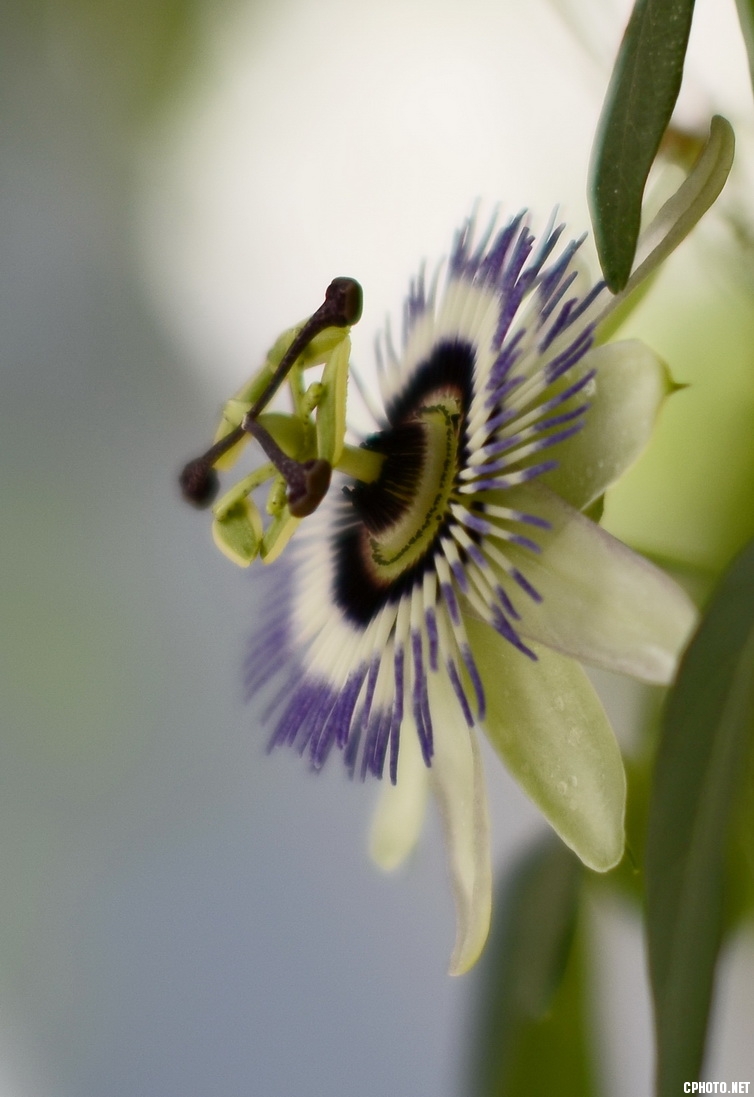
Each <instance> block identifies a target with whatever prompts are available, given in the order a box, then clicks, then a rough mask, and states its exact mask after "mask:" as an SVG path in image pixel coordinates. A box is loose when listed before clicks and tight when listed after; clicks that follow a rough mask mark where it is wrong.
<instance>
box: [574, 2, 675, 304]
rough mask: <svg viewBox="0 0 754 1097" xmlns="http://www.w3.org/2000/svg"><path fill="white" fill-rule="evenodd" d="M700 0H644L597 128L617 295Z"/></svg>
mask: <svg viewBox="0 0 754 1097" xmlns="http://www.w3.org/2000/svg"><path fill="white" fill-rule="evenodd" d="M693 11H694V0H636V3H635V4H634V9H633V12H632V13H631V18H630V20H629V23H628V27H627V28H626V33H625V34H624V36H623V41H622V43H621V47H620V50H619V51H618V58H617V60H616V62H615V67H614V69H613V74H612V77H611V79H610V84H609V87H608V90H607V95H606V97H605V104H604V106H603V108H602V115H601V116H600V121H599V124H598V127H597V136H596V139H595V146H594V153H593V167H592V179H591V186H590V205H591V212H592V222H593V225H594V237H595V243H596V245H597V253H598V255H599V259H600V264H601V265H602V270H603V273H604V275H605V281H606V282H607V284H608V286H609V287H610V289H611V290H612V291H613V293H617V292H618V290H621V289H623V287H624V286H625V284H626V282H627V281H628V278H629V275H630V273H631V264H632V263H633V258H634V253H635V251H636V241H637V240H638V238H639V227H640V223H641V201H642V195H643V194H644V185H645V183H646V181H647V176H648V174H649V169H650V168H651V166H652V162H653V161H654V158H655V156H656V155H657V150H658V149H659V147H660V141H661V140H662V136H663V134H664V132H665V130H666V129H667V126H668V123H669V122H670V117H671V115H672V113H673V107H674V106H675V101H676V99H677V97H678V92H679V90H680V87H681V77H682V75H683V62H684V58H685V55H686V45H687V43H688V37H689V31H690V29H691V16H692V14H693Z"/></svg>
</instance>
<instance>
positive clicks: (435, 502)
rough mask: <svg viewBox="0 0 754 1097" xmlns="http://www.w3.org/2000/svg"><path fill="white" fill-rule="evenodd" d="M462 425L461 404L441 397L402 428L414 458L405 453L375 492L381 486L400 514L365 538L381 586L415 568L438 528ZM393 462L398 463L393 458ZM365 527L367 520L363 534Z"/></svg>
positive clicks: (452, 476)
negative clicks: (412, 437) (407, 432)
mask: <svg viewBox="0 0 754 1097" xmlns="http://www.w3.org/2000/svg"><path fill="white" fill-rule="evenodd" d="M460 421H461V407H460V403H459V401H458V400H457V399H456V398H454V397H452V396H445V397H444V398H443V399H441V400H439V401H438V402H437V403H435V404H432V405H431V406H428V407H421V408H419V409H418V410H417V412H416V417H415V419H414V420H413V422H411V423H408V424H405V426H407V427H409V428H412V433H414V434H415V436H416V437H415V441H416V443H418V444H417V454H416V459H415V461H414V462H411V461H410V460H409V461H406V460H405V457H406V454H405V453H404V454H403V455H402V456H403V458H404V460H403V461H402V462H401V466H402V467H400V468H391V469H389V470H388V475H389V477H390V480H387V482H385V483H384V484H380V481H378V484H377V487H378V490H379V488H380V486H381V487H382V488H383V490H384V491H387V492H389V493H390V494H391V495H392V496H393V499H394V501H395V504H396V510H400V511H402V513H399V516H398V518H397V521H394V522H392V523H391V524H390V525H387V526H385V527H384V528H383V529H377V530H373V531H370V532H367V533H366V534H365V540H366V544H365V546H364V548H365V549H366V553H365V555H366V554H368V559H369V564H370V567H369V570H370V571H371V572H372V575H373V578H374V579H375V580H376V581H377V582H378V583H380V584H390V583H393V582H394V581H395V580H396V579H397V578H398V576H399V575H401V574H402V573H403V572H404V571H406V570H407V569H409V568H411V567H413V566H414V565H415V564H417V563H418V562H419V561H420V560H421V558H422V557H423V556H424V555H425V553H426V552H427V551H428V549H429V548H430V547H431V545H432V543H433V541H434V540H435V537H436V536H437V533H438V532H439V530H440V527H441V526H442V523H443V520H444V518H445V515H446V514H447V510H448V500H449V498H450V493H451V491H452V490H453V484H454V482H455V477H456V472H457V468H458V430H459V424H460ZM387 433H388V434H393V433H394V432H392V431H390V432H387ZM400 449H401V447H399V450H400ZM392 463H393V465H396V464H398V462H396V461H395V460H394V461H393V462H392ZM401 502H403V503H404V506H403V507H402V508H400V507H399V504H400V503H401ZM369 525H370V523H369V521H368V519H367V520H366V521H365V526H366V527H367V530H368V528H369Z"/></svg>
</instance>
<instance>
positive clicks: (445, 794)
mask: <svg viewBox="0 0 754 1097" xmlns="http://www.w3.org/2000/svg"><path fill="white" fill-rule="evenodd" d="M429 689H430V703H431V704H432V707H433V710H434V711H435V712H438V713H442V716H441V717H438V718H437V719H435V720H434V736H435V755H434V757H433V759H432V766H431V768H430V770H429V777H430V787H431V788H432V791H433V793H434V795H435V799H436V801H437V805H438V808H439V812H440V818H441V820H442V825H443V830H444V832H445V845H446V848H447V850H448V863H449V868H450V879H451V885H452V888H453V897H454V900H455V905H456V941H455V946H454V948H453V955H452V956H451V959H450V968H449V972H450V974H451V975H462V974H463V973H464V972H465V971H468V970H469V968H470V967H471V966H472V965H473V964H474V963H476V961H477V959H478V958H479V954H480V952H481V951H482V948H483V947H484V943H485V941H486V940H487V934H488V933H489V927H490V913H491V909H492V869H491V864H490V831H489V817H488V813H487V791H486V787H485V782H484V770H483V768H482V759H481V752H480V750H479V743H478V741H477V737H476V732H475V731H474V729H473V728H469V727H468V726H467V725H466V722H465V721H464V719H463V716H462V715H461V712H460V710H459V708H458V704H457V703H456V701H455V697H454V695H453V693H452V690H451V689H450V686H449V684H448V682H447V679H446V677H445V675H443V674H436V675H433V676H432V678H431V679H430V682H429ZM401 749H402V748H401Z"/></svg>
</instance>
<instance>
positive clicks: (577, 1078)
mask: <svg viewBox="0 0 754 1097" xmlns="http://www.w3.org/2000/svg"><path fill="white" fill-rule="evenodd" d="M582 875H583V873H582V870H581V867H580V865H579V862H578V860H577V859H576V858H575V857H574V856H573V854H571V853H570V852H569V851H568V850H567V849H566V848H565V846H563V845H561V844H560V843H559V842H556V841H554V840H553V839H551V838H548V839H547V840H546V841H543V842H540V843H538V844H537V845H536V846H535V848H534V849H533V850H531V851H530V852H529V853H527V854H526V856H525V857H524V858H523V859H522V861H521V862H520V863H519V864H518V865H517V866H516V867H515V869H514V871H513V872H512V873H511V874H509V875H507V876H506V877H505V879H504V880H503V882H502V887H501V888H500V889H499V894H498V895H497V896H496V899H495V904H494V909H495V912H496V915H495V920H494V923H493V928H492V934H491V937H490V941H489V943H488V945H487V948H486V949H485V952H484V956H483V959H482V961H481V966H480V980H479V983H478V999H477V1008H476V1024H475V1029H474V1033H473V1036H472V1043H471V1055H472V1059H471V1062H470V1064H469V1066H470V1084H469V1085H466V1086H464V1087H463V1092H464V1093H470V1094H471V1097H524V1095H525V1097H552V1094H555V1093H557V1094H558V1097H591V1095H592V1094H593V1093H594V1092H595V1089H594V1084H593V1080H592V1076H591V1067H590V1060H591V1057H590V1053H589V1051H590V1049H589V1046H588V1040H587V1033H586V1026H585V1012H586V1010H585V997H586V994H585V980H584V962H583V954H582V948H581V941H580V934H579V933H578V932H574V931H575V927H576V921H577V909H578V900H579V891H580V883H581V879H582Z"/></svg>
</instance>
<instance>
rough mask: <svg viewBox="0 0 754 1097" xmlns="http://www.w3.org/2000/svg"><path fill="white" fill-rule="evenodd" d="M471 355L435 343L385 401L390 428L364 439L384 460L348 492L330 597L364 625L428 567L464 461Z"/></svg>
mask: <svg viewBox="0 0 754 1097" xmlns="http://www.w3.org/2000/svg"><path fill="white" fill-rule="evenodd" d="M474 360H475V352H474V347H473V346H472V345H471V344H469V343H465V342H462V341H456V340H453V341H451V340H447V341H443V342H441V343H440V344H439V345H437V346H435V348H434V350H433V352H432V353H431V354H430V355H429V356H428V357H427V358H426V359H425V360H424V362H422V363H421V364H420V365H419V366H418V367H416V368H415V370H414V371H413V373H412V375H411V379H410V382H409V384H408V385H406V386H405V387H404V388H403V389H402V390H401V391H399V392H398V393H396V395H395V397H394V398H393V400H392V401H391V402H390V404H389V405H388V409H387V410H388V421H389V423H390V426H389V427H388V428H387V429H386V430H383V431H381V432H380V433H379V434H375V435H372V437H371V438H369V439H368V440H367V441H366V442H365V446H366V448H367V449H369V450H372V451H374V452H376V453H380V454H382V456H383V458H384V459H383V462H382V468H381V470H380V475H379V476H378V478H377V479H376V480H374V481H373V482H371V483H364V482H363V481H360V482H357V483H355V484H353V486H352V487H350V488H347V489H345V490H346V493H347V495H348V497H349V498H350V501H351V506H350V507H348V508H347V511H346V512H343V522H342V525H341V526H340V528H339V530H338V532H337V533H336V534H335V538H334V544H333V552H334V557H335V575H334V583H333V596H334V598H335V601H336V603H337V604H338V606H340V608H341V609H342V610H343V612H344V613H345V614H346V616H347V617H348V618H349V619H350V620H351V621H352V622H353V624H355V625H357V626H359V627H365V626H366V625H368V624H369V622H370V621H372V620H373V619H374V616H375V614H376V613H378V612H379V610H380V609H381V608H382V607H383V606H384V605H385V604H386V603H387V602H397V601H399V600H400V598H401V597H402V596H403V594H404V592H405V591H406V590H407V589H409V587H411V586H412V585H413V584H414V583H415V582H416V581H417V580H418V579H421V576H422V574H423V572H424V569H425V568H426V567H427V566H429V562H430V561H431V559H432V548H433V545H434V544H435V542H436V540H437V537H438V535H439V534H440V533H441V532H442V530H443V528H444V526H445V524H446V523H447V521H448V519H449V516H450V505H449V504H450V499H451V496H452V493H453V491H454V490H455V485H456V480H457V476H458V471H459V468H460V467H461V465H462V464H463V461H464V446H465V422H466V415H467V413H468V409H469V404H470V402H471V386H472V374H473V369H474ZM347 512H350V513H348V516H347Z"/></svg>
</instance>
